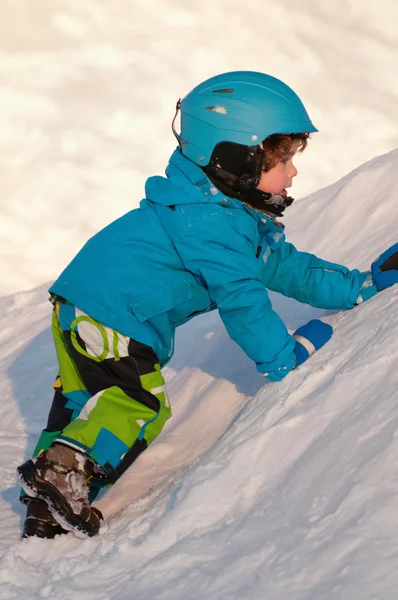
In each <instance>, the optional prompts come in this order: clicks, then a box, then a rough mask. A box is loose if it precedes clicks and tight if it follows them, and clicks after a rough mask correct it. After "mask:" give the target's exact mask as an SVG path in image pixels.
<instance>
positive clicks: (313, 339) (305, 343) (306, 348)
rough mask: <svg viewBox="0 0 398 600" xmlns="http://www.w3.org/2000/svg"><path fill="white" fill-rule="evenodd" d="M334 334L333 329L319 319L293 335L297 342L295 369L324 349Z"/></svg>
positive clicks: (310, 322) (300, 328)
mask: <svg viewBox="0 0 398 600" xmlns="http://www.w3.org/2000/svg"><path fill="white" fill-rule="evenodd" d="M332 334H333V327H332V326H331V325H328V324H327V323H324V322H323V321H320V320H319V319H313V320H312V321H309V322H308V323H307V324H306V325H303V326H302V327H299V328H298V329H297V331H296V332H295V333H294V334H293V337H294V339H295V340H296V346H295V348H294V352H295V354H296V357H297V360H296V364H295V366H294V368H297V367H299V366H300V365H302V364H303V362H305V361H306V360H307V359H308V358H309V357H310V356H312V355H313V354H314V352H316V351H317V350H319V348H322V346H324V345H325V344H326V342H328V341H329V340H330V338H331V337H332Z"/></svg>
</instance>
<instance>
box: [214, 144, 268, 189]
mask: <svg viewBox="0 0 398 600" xmlns="http://www.w3.org/2000/svg"><path fill="white" fill-rule="evenodd" d="M263 158H264V151H263V149H262V148H261V146H243V145H242V144H235V143H234V142H220V143H218V144H217V145H216V146H215V148H214V150H213V152H212V154H211V158H210V162H209V164H208V165H207V166H206V167H203V171H204V172H205V173H206V174H208V175H213V176H216V177H217V179H221V180H222V181H223V182H224V183H225V184H226V185H227V186H229V187H230V188H232V189H233V190H235V191H236V192H240V193H247V192H248V191H249V190H251V189H253V188H256V187H257V186H258V184H259V183H260V179H261V171H262V166H263Z"/></svg>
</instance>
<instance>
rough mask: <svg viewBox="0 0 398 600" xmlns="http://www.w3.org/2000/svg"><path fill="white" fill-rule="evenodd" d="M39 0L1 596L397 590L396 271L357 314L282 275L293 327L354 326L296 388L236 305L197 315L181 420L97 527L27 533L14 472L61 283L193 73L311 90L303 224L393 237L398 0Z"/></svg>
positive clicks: (31, 17)
mask: <svg viewBox="0 0 398 600" xmlns="http://www.w3.org/2000/svg"><path fill="white" fill-rule="evenodd" d="M39 6H40V9H37V5H35V9H33V8H31V7H32V4H31V3H29V2H27V0H19V1H18V2H6V3H4V4H3V5H2V6H1V7H0V11H2V12H3V13H4V14H5V12H6V11H7V17H8V25H7V26H6V22H5V20H4V19H1V20H0V27H1V28H2V33H4V35H2V38H1V39H2V47H3V49H4V50H3V53H2V55H1V56H0V68H1V69H2V70H3V75H4V77H3V78H2V81H3V84H2V85H3V87H2V89H3V95H2V97H1V107H2V110H1V112H0V115H1V119H2V131H3V134H2V135H3V138H2V140H3V141H2V150H1V151H2V157H3V168H2V178H0V186H1V192H2V193H1V196H0V197H1V201H0V202H1V205H0V214H1V217H2V219H1V224H2V225H1V227H2V229H1V231H2V235H3V240H4V241H3V242H2V253H3V255H4V256H5V258H6V261H5V263H4V267H2V270H1V277H2V284H1V290H2V291H4V293H6V292H7V294H8V295H3V296H2V297H0V373H1V377H0V397H1V398H2V403H1V407H0V445H1V455H0V467H1V473H2V478H1V484H0V489H1V494H0V519H1V521H0V531H1V535H0V548H1V550H0V599H1V600H3V599H4V600H5V599H7V600H9V599H14V598H18V600H19V599H21V600H23V599H24V598H27V599H29V600H30V599H31V598H32V597H39V598H57V599H61V600H62V599H68V600H69V598H71V597H73V598H74V599H75V600H90V599H91V598H92V599H94V598H95V599H96V600H102V599H104V600H105V599H108V598H116V599H118V600H124V599H126V600H127V599H130V598H134V599H135V600H154V599H156V600H171V599H173V600H179V599H181V600H182V599H184V600H186V599H187V598H189V600H203V599H204V598H208V599H211V600H224V599H228V600H243V599H246V598H250V599H251V600H263V599H264V598H266V599H267V600H281V599H282V598H283V600H345V599H347V600H348V599H349V600H376V599H377V600H389V599H390V598H395V597H396V589H397V584H398V575H397V569H396V557H397V554H398V536H397V533H396V532H397V530H398V513H397V510H396V496H397V493H398V475H397V474H396V469H395V465H396V461H397V454H398V410H397V403H398V392H397V390H398V371H397V369H396V362H397V343H396V339H397V335H398V317H397V314H396V311H395V303H396V302H397V299H398V286H395V287H394V288H391V289H389V290H386V291H385V292H383V293H381V294H378V295H377V296H376V297H374V298H373V299H371V300H370V301H368V302H367V303H364V304H363V305H361V306H359V307H357V308H356V309H354V310H352V311H346V312H339V313H333V312H332V311H331V312H327V311H323V310H315V309H312V308H310V307H309V306H306V305H301V304H299V303H297V302H295V301H293V300H289V299H286V298H283V297H281V296H279V295H277V294H273V295H272V300H273V304H274V307H275V308H276V310H277V311H278V312H279V313H280V314H281V316H282V317H283V319H284V321H285V322H286V324H287V326H288V327H289V329H291V330H293V329H295V328H296V327H298V326H299V325H302V324H304V323H305V322H306V321H308V320H309V319H310V318H314V317H322V319H323V320H325V321H326V322H328V323H330V324H332V325H333V327H334V335H333V337H332V339H331V341H330V342H329V343H328V344H327V345H326V346H325V347H324V348H323V349H322V350H320V351H319V352H317V353H315V354H314V356H312V357H311V359H310V360H309V361H308V362H307V363H305V364H304V365H303V366H302V367H301V368H300V369H298V370H297V371H295V372H293V373H291V374H290V375H289V376H288V377H287V378H286V379H285V380H284V381H283V382H281V383H278V384H273V383H265V381H264V379H263V378H262V377H261V376H260V375H259V374H258V373H256V371H255V368H254V366H253V365H252V364H251V363H250V361H249V360H248V359H247V358H246V357H245V356H244V354H243V353H242V351H241V350H240V349H239V348H238V347H237V346H236V345H235V344H234V343H233V342H232V341H230V340H229V338H228V336H227V334H226V332H225V330H224V328H223V326H222V324H221V322H220V320H219V318H218V316H217V314H214V313H212V314H208V315H203V316H201V317H198V318H197V319H195V320H193V321H191V322H190V323H189V324H188V325H186V326H184V327H182V328H180V330H179V331H178V335H177V344H176V354H175V356H174V358H173V360H172V361H171V363H170V364H169V365H168V366H167V367H166V369H165V370H164V371H165V372H164V375H165V378H166V382H167V388H168V394H169V397H170V401H171V405H172V407H173V418H172V419H171V420H170V421H169V422H168V423H167V425H166V427H165V430H164V432H163V433H162V435H161V436H160V437H159V438H158V439H157V440H156V442H154V444H153V445H152V446H151V447H150V448H149V449H148V450H147V451H146V452H145V453H144V454H143V455H141V456H140V458H139V459H138V460H137V461H136V463H135V464H134V465H133V467H132V468H131V469H130V470H129V471H128V472H127V473H126V474H125V475H124V476H123V477H122V478H121V479H120V481H119V482H118V483H117V485H115V486H114V487H113V488H112V489H110V490H109V491H108V492H106V494H104V495H103V496H102V497H101V498H100V499H99V501H98V503H97V505H98V506H99V507H100V508H101V510H102V511H103V513H104V515H105V516H106V517H107V522H106V524H105V525H104V527H103V528H102V530H101V532H100V535H98V536H96V537H94V538H91V539H86V540H81V539H78V538H77V537H75V536H74V535H72V534H68V535H67V536H63V537H59V538H57V539H55V540H39V539H30V540H24V541H21V540H20V539H19V535H20V529H21V524H22V521H23V516H24V508H23V507H22V506H21V505H20V504H19V502H18V486H17V483H16V475H15V469H16V467H17V466H18V465H19V464H20V463H21V462H22V461H23V460H24V459H26V458H27V457H29V456H30V453H31V452H32V450H33V447H34V445H35V442H36V440H37V436H38V434H39V432H40V430H41V429H42V427H43V425H44V423H45V419H46V416H47V412H48V407H49V404H50V401H51V385H52V382H53V379H54V376H55V374H56V358H55V354H54V351H53V347H52V341H51V333H50V327H49V320H50V310H51V305H50V304H49V303H48V300H47V294H46V289H47V287H48V284H47V281H48V280H49V279H51V278H52V277H55V276H56V275H57V274H58V270H59V269H60V268H62V266H64V264H65V263H66V262H67V260H68V259H69V258H70V257H71V256H72V255H73V254H74V253H75V251H76V250H77V249H78V247H79V246H80V245H81V243H83V242H84V240H85V239H86V238H87V237H88V236H89V235H90V234H91V233H93V232H94V231H95V230H97V229H98V227H99V226H101V225H102V224H105V223H106V222H108V221H109V220H110V219H112V218H114V217H117V216H118V215H119V214H121V213H123V212H124V211H125V210H127V209H128V208H130V207H131V205H132V204H133V205H134V203H136V202H138V200H139V198H140V195H141V193H142V192H141V190H142V184H143V182H144V179H145V177H146V176H147V175H149V174H152V172H154V171H159V172H161V170H162V169H163V164H164V161H165V159H166V158H167V156H168V154H169V153H170V150H171V149H172V148H171V145H170V135H171V134H170V133H169V131H168V124H169V120H171V118H172V113H173V110H174V104H175V99H176V97H178V95H181V94H182V93H184V92H185V91H186V90H187V89H189V88H190V87H191V86H192V85H194V84H195V83H196V82H197V80H200V79H201V78H203V77H205V76H207V75H211V74H214V73H215V72H217V71H220V70H224V69H228V68H231V69H232V68H247V67H250V68H259V69H264V64H265V63H267V66H268V67H269V68H268V69H267V70H268V71H269V72H270V73H271V74H274V75H276V76H279V77H281V78H282V79H286V80H287V81H288V82H289V83H291V84H292V86H293V87H295V88H296V89H297V90H298V91H299V92H300V94H301V95H303V97H304V99H305V101H306V103H307V104H309V109H310V114H312V113H314V114H313V119H314V122H315V123H316V125H317V126H318V127H319V129H320V130H321V133H319V134H317V136H319V137H318V139H316V138H315V136H314V139H313V140H312V141H311V142H310V145H309V148H308V150H306V152H305V153H304V155H303V157H302V158H301V159H300V162H301V166H300V171H301V174H300V176H299V177H298V179H297V184H298V185H297V188H296V185H295V186H294V189H301V192H300V195H304V194H307V196H306V197H303V198H302V199H300V200H299V201H297V202H295V203H294V204H293V205H292V206H291V207H290V208H289V209H288V210H287V212H286V215H287V216H286V219H284V221H285V224H286V228H287V236H288V239H289V241H292V242H293V243H295V244H296V245H297V246H298V247H299V248H300V249H302V250H306V251H310V252H314V253H316V254H318V255H319V256H321V257H323V258H325V259H328V260H331V261H336V262H341V263H343V264H346V265H347V266H349V267H351V268H354V267H357V268H360V269H367V268H369V265H370V263H371V261H372V260H374V259H375V258H376V257H377V256H378V255H379V254H380V253H381V252H382V251H383V250H384V249H386V248H387V247H388V246H389V245H391V244H393V243H395V242H397V238H396V232H397V228H398V211H397V209H396V198H397V194H398V182H397V178H396V173H397V168H398V150H393V148H394V147H395V146H397V143H396V142H397V137H398V133H397V124H396V118H395V107H396V100H397V98H396V96H397V76H396V73H397V70H396V65H395V68H393V67H394V61H395V62H396V49H397V39H396V27H395V24H396V22H397V20H396V18H397V16H398V15H397V11H398V8H397V5H396V3H392V2H391V3H387V2H386V3H384V4H381V3H379V4H378V5H377V6H376V5H375V4H374V3H370V2H367V1H366V2H364V1H362V2H359V1H357V2H356V1H354V0H352V1H350V2H346V1H345V2H344V3H343V1H342V0H341V1H340V0H336V1H335V2H334V3H322V2H317V1H315V0H312V1H310V0H307V1H306V2H302V3H300V8H299V7H298V4H297V3H295V2H293V1H292V0H291V1H289V0H281V1H280V2H278V3H274V4H272V5H268V3H252V4H251V5H250V7H248V6H246V5H245V9H244V10H243V11H242V9H241V8H239V10H238V3H237V2H234V1H231V0H230V1H229V2H228V3H227V1H226V0H220V1H219V2H218V3H212V5H211V14H212V16H213V18H212V19H206V20H204V16H205V14H206V15H208V14H209V10H206V8H207V9H208V8H209V7H206V2H205V1H204V2H202V3H200V4H198V3H195V2H193V1H188V2H184V3H183V4H182V3H179V2H177V1H175V2H170V3H169V5H168V9H167V10H165V9H163V8H162V6H163V5H161V4H160V3H157V2H156V1H155V0H153V1H151V2H147V3H145V5H144V4H142V5H138V3H126V2H121V1H120V0H119V1H118V0H114V2H113V3H112V7H111V5H109V7H108V5H107V4H105V3H101V2H98V1H94V0H91V1H90V0H87V1H86V2H85V3H80V2H78V1H77V0H75V1H74V0H72V1H69V2H68V3H66V2H65V1H63V0H57V2H53V1H52V0H40V4H39ZM234 9H235V10H234ZM227 11H228V16H229V18H228V20H225V19H224V20H223V18H222V16H223V15H225V14H226V12H227ZM266 17H267V18H266ZM221 25H222V26H221ZM232 32H234V37H233V38H231V35H232ZM230 39H233V44H232V45H230V46H228V48H229V50H228V52H226V50H225V48H226V47H227V46H226V43H227V41H230ZM210 40H211V42H212V44H210ZM179 45H180V46H181V47H182V48H184V49H185V56H184V59H183V58H182V57H181V48H180V47H179ZM253 48H254V49H255V51H253ZM261 49H263V50H264V54H263V55H261V52H260V50H261ZM394 52H395V54H394ZM254 54H255V55H256V56H255V57H254V56H253V55H254ZM248 63H249V64H248ZM159 64H161V66H162V68H161V70H160V69H159ZM320 81H321V84H320ZM138 82H139V84H140V85H138ZM160 90H161V92H160ZM180 90H181V92H180ZM154 114H156V118H155V117H154ZM138 115H139V116H138ZM364 123H365V125H366V126H365V127H364ZM3 125H4V128H3ZM154 136H156V140H157V141H156V143H155V144H153V140H154V139H155V137H154ZM21 140H23V144H21ZM343 140H344V142H343ZM390 150H392V151H390ZM143 151H144V153H143ZM366 161H368V162H366ZM300 179H301V180H302V181H303V183H302V184H301V185H302V187H301V188H300V187H299V181H300ZM336 180H337V181H336ZM333 181H336V182H335V183H333ZM328 183H330V185H329V186H328V187H323V189H319V188H320V187H322V186H324V185H327V184H328ZM317 189H318V191H316V190H317ZM308 194H309V195H308ZM3 250H4V252H3ZM32 286H36V287H35V288H34V289H32V290H30V291H23V290H24V289H26V288H29V287H32ZM37 286H38V287H37ZM21 290H22V291H21Z"/></svg>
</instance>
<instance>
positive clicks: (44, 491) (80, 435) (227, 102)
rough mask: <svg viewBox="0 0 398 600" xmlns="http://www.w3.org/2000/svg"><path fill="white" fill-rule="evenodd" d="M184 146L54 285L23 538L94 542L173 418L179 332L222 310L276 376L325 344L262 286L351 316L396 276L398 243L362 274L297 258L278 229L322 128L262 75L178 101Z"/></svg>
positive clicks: (213, 85)
mask: <svg viewBox="0 0 398 600" xmlns="http://www.w3.org/2000/svg"><path fill="white" fill-rule="evenodd" d="M178 110H181V133H180V134H179V135H178V134H177V133H176V131H175V129H174V122H175V118H174V120H173V125H172V127H173V131H174V133H175V135H176V137H177V139H178V144H179V147H178V148H177V149H176V150H175V152H174V153H173V155H172V156H171V159H170V163H169V165H168V167H167V171H166V175H167V177H166V178H163V177H151V178H150V179H148V181H147V184H146V198H145V199H144V200H143V201H142V202H141V204H140V207H139V209H136V210H132V211H131V212H129V213H127V214H126V215H124V216H122V217H121V218H120V219H118V220H117V221H115V222H113V223H111V224H110V225H109V226H108V227H106V228H105V229H103V230H102V231H100V232H99V233H98V234H97V235H95V236H94V237H93V238H91V239H90V240H89V241H88V242H87V244H86V245H85V246H84V247H83V248H82V250H81V251H80V252H79V253H78V254H77V256H76V257H75V258H74V259H73V260H72V262H71V263H70V264H69V265H68V266H67V268H66V269H65V271H64V272H63V273H62V274H61V275H60V277H59V279H57V281H56V282H55V283H54V284H53V285H52V287H51V288H50V293H51V299H52V303H53V305H54V311H53V325H52V328H53V334H54V342H55V348H56V352H57V357H58V362H59V376H58V377H57V380H56V382H55V385H54V387H55V395H54V400H53V404H52V407H51V410H50V413H49V417H48V423H47V427H46V428H45V429H44V430H43V432H42V435H41V437H40V439H39V441H38V444H37V447H36V450H35V452H34V456H35V458H33V459H31V460H28V461H27V462H25V463H24V464H23V465H21V466H20V467H19V468H18V472H19V477H20V480H21V483H22V486H23V488H24V490H25V494H26V495H23V501H24V502H26V503H27V506H28V511H27V519H26V521H25V526H24V536H30V535H37V536H40V537H53V536H54V535H56V534H57V533H63V532H66V531H69V530H73V531H74V532H75V533H76V534H77V535H94V534H95V533H97V532H98V529H99V527H100V524H101V521H102V515H101V513H100V512H99V510H97V509H95V508H93V507H92V506H91V501H92V500H93V498H94V497H95V494H96V491H97V490H98V489H99V487H101V486H103V485H106V484H109V483H114V482H115V481H116V480H117V479H118V477H120V475H121V474H122V473H123V472H124V471H125V470H126V469H127V468H128V467H129V465H131V464H132V462H133V461H134V460H135V459H136V458H137V457H138V456H139V455H140V453H141V452H143V451H144V450H145V448H147V446H148V445H149V444H150V443H151V442H152V441H153V440H154V439H155V438H156V436H157V435H159V433H160V432H161V430H162V427H163V425H164V423H165V421H166V420H167V419H168V418H169V416H170V405H169V403H168V399H167V395H166V390H165V385H164V380H163V377H162V375H161V371H160V369H161V367H162V366H164V365H165V364H166V363H167V362H168V360H169V359H170V358H171V356H172V354H173V343H174V333H175V329H176V327H178V326H179V325H181V324H182V323H186V322H187V321H188V320H189V319H191V318H192V317H194V316H195V315H197V314H200V313H203V312H205V311H208V310H213V309H218V311H219V313H220V317H221V319H222V320H223V323H224V325H225V327H226V329H227V331H228V333H229V335H230V337H231V338H232V339H233V340H235V341H236V342H237V343H238V344H239V345H240V346H241V348H242V349H243V350H244V351H245V352H246V354H247V355H248V356H249V357H250V358H251V359H252V360H253V361H255V363H256V365H257V369H258V370H259V371H260V372H261V373H263V374H264V375H265V376H266V377H267V378H268V379H269V380H271V381H279V380H281V379H282V378H283V377H285V375H287V374H288V373H289V372H290V371H291V370H292V369H294V368H296V367H297V366H299V365H300V364H301V363H302V362H304V360H306V359H307V358H308V357H309V356H310V355H311V354H312V353H313V352H314V351H315V350H317V349H319V348H320V347H321V346H322V345H323V344H324V343H325V342H326V341H327V340H328V339H329V338H330V336H331V333H332V329H331V327H330V326H329V325H326V324H324V323H322V322H321V321H318V320H315V321H311V322H310V323H309V324H307V325H305V326H304V327H301V328H300V329H299V330H298V331H297V332H296V334H295V336H291V335H289V333H288V331H287V329H286V327H285V325H284V323H283V322H282V320H281V319H280V318H279V316H278V315H277V314H276V313H275V312H274V311H273V310H272V306H271V303H270V300H269V297H268V293H267V289H270V290H275V291H277V292H280V293H282V294H284V295H286V296H290V297H293V298H296V299H297V300H299V301H301V302H305V303H308V304H310V305H312V306H316V307H322V308H326V309H348V308H352V307H353V306H355V305H356V304H358V303H360V302H362V301H364V300H367V299H368V298H370V297H371V296H372V295H374V294H375V293H376V292H377V291H380V290H381V289H384V288H385V287H388V286H389V285H392V284H393V283H396V282H397V281H398V270H397V269H398V245H397V244H396V245H395V246H393V247H392V248H390V249H389V250H388V251H387V252H385V253H384V254H383V255H382V256H381V257H380V259H379V260H378V261H376V262H375V263H373V265H372V271H371V272H369V273H360V272H359V271H358V270H352V271H350V270H348V269H347V268H346V267H344V266H341V265H337V264H333V263H329V262H326V261H324V260H321V259H320V258H317V257H316V256H313V255H311V254H308V253H305V252H299V251H297V250H296V248H295V247H294V246H293V245H291V244H289V243H288V242H286V241H285V235H284V227H283V225H282V224H281V223H280V222H279V221H278V220H277V219H278V217H281V216H282V215H283V211H284V210H285V208H286V207H288V206H289V205H290V204H291V203H292V201H293V199H292V198H291V197H290V196H288V194H287V190H288V189H289V188H290V187H291V185H292V182H293V179H294V177H295V176H296V175H297V170H296V168H295V166H294V164H293V159H294V155H295V153H296V152H297V151H302V150H304V148H305V147H306V145H307V139H308V136H309V134H310V133H311V132H315V131H317V130H316V129H315V127H314V125H313V124H312V122H311V121H310V119H309V117H308V114H307V112H306V110H305V108H304V106H303V104H302V102H301V101H300V99H299V98H298V96H297V95H296V94H295V93H294V92H293V90H291V89H290V88H289V87H288V86H287V85H285V84H284V83H282V82H281V81H279V80H278V79H275V78H273V77H270V76H269V75H265V74H262V73H256V72H249V71H242V72H233V73H225V74H221V75H218V76H216V77H213V78H212V79H209V80H207V81H205V82H204V83H202V84H200V85H199V86H197V87H196V88H194V89H193V90H192V91H191V92H190V93H189V94H188V95H187V96H186V97H185V98H184V99H183V100H182V101H181V102H180V101H179V102H178V104H177V112H176V115H177V113H178Z"/></svg>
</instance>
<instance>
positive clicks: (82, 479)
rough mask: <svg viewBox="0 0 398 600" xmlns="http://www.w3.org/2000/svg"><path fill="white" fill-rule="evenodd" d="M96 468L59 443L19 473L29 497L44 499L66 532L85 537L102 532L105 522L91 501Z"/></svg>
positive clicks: (31, 461)
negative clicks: (90, 493) (89, 481)
mask: <svg viewBox="0 0 398 600" xmlns="http://www.w3.org/2000/svg"><path fill="white" fill-rule="evenodd" d="M95 467H96V464H95V462H94V461H93V460H92V459H91V458H90V457H89V456H88V455H87V454H84V453H83V452H79V451H77V450H75V449H74V448H72V447H70V446H65V445H63V444H58V443H56V444H54V445H53V446H51V448H49V449H48V450H46V451H45V452H43V453H42V454H40V455H39V456H37V457H35V458H32V459H31V460H28V461H26V462H25V463H24V464H23V465H21V466H20V467H18V469H17V470H18V475H19V478H20V481H21V485H22V487H23V489H24V490H25V492H26V493H27V494H28V496H30V497H33V498H37V499H39V500H43V501H44V502H45V503H46V504H47V505H48V508H49V509H50V512H51V514H52V515H53V517H54V519H55V520H56V521H57V522H58V523H59V524H60V525H61V526H62V528H63V529H66V530H68V531H73V533H75V535H77V536H79V537H85V536H86V535H88V536H92V535H95V534H96V533H98V530H99V528H100V525H101V522H102V520H103V517H102V514H101V512H100V511H99V510H98V509H97V508H93V507H91V506H90V503H89V499H88V494H89V488H88V485H87V482H88V480H89V479H90V478H91V477H92V475H93V474H94V471H95Z"/></svg>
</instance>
